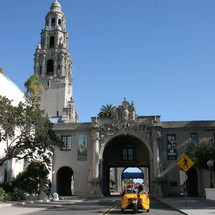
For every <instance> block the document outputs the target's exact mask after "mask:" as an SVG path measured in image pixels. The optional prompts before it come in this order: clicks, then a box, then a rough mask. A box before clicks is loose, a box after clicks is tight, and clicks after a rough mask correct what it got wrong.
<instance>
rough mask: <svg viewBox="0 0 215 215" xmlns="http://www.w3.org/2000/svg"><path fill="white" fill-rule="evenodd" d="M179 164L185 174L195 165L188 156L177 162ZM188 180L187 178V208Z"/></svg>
mask: <svg viewBox="0 0 215 215" xmlns="http://www.w3.org/2000/svg"><path fill="white" fill-rule="evenodd" d="M177 164H178V165H179V166H180V168H181V169H182V170H183V171H184V172H185V174H186V172H187V171H188V170H189V169H190V168H191V167H192V166H193V165H194V162H193V161H192V160H191V159H190V158H189V157H188V156H187V155H184V156H182V157H181V158H180V159H179V161H178V162H177ZM186 180H187V177H186V179H185V184H184V186H185V191H184V192H185V193H184V194H185V195H184V197H185V207H187V183H186Z"/></svg>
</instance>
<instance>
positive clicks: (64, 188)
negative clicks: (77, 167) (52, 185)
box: [57, 167, 73, 196]
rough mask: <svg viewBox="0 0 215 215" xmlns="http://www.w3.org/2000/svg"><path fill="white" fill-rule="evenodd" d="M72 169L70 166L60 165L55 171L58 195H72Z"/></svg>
mask: <svg viewBox="0 0 215 215" xmlns="http://www.w3.org/2000/svg"><path fill="white" fill-rule="evenodd" d="M72 183H73V170H72V169H71V168H70V167H62V168H60V169H59V170H58V172H57V193H58V194H59V195H60V196H71V195H72Z"/></svg>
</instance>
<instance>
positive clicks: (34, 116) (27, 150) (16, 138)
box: [0, 96, 62, 166]
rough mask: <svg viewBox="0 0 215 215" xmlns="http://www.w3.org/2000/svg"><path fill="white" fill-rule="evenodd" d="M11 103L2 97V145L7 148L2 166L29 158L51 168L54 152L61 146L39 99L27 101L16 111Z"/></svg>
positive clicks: (0, 116) (2, 159)
mask: <svg viewBox="0 0 215 215" xmlns="http://www.w3.org/2000/svg"><path fill="white" fill-rule="evenodd" d="M11 102H12V101H11V100H9V99H8V98H6V97H2V96H0V144H5V153H4V155H3V156H1V157H0V166H2V165H3V164H4V162H5V161H6V160H10V159H12V158H17V159H23V158H28V159H29V160H30V161H40V162H42V163H44V164H46V165H48V166H49V165H50V163H51V157H52V153H53V151H54V148H55V147H56V146H59V147H60V146H61V144H62V142H61V141H60V139H59V138H58V137H57V136H56V135H55V134H54V132H53V131H52V127H53V125H52V123H51V122H50V121H49V118H48V116H47V115H45V114H44V111H42V110H40V108H39V104H38V102H37V99H36V98H30V97H26V101H25V102H20V103H19V105H18V106H16V107H14V106H12V104H11Z"/></svg>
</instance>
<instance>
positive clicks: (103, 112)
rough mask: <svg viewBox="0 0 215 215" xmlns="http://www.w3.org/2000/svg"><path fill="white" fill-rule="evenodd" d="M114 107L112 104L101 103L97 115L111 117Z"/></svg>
mask: <svg viewBox="0 0 215 215" xmlns="http://www.w3.org/2000/svg"><path fill="white" fill-rule="evenodd" d="M115 110H116V107H115V106H113V105H112V104H107V105H106V106H105V105H102V107H101V109H100V112H99V113H98V116H99V117H113V115H114V113H115Z"/></svg>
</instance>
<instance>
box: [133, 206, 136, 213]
mask: <svg viewBox="0 0 215 215" xmlns="http://www.w3.org/2000/svg"><path fill="white" fill-rule="evenodd" d="M133 212H134V213H135V214H136V213H137V205H133Z"/></svg>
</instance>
